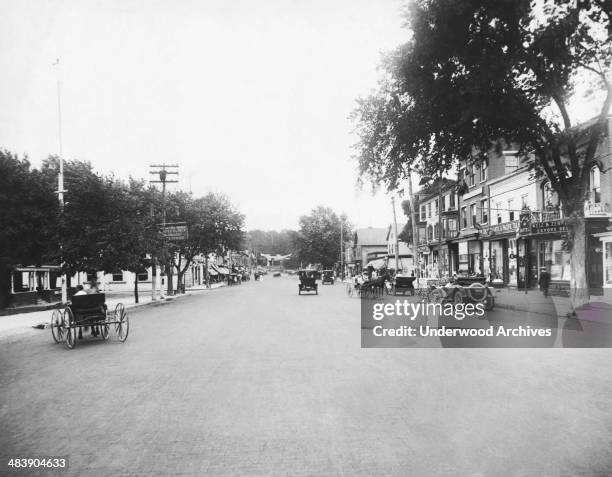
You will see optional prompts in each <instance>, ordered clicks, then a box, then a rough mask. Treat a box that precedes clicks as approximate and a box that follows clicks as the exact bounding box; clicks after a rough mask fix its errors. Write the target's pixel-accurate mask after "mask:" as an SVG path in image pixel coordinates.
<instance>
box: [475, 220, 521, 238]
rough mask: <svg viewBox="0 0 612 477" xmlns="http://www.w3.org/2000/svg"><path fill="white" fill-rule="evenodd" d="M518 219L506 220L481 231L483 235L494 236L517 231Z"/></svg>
mask: <svg viewBox="0 0 612 477" xmlns="http://www.w3.org/2000/svg"><path fill="white" fill-rule="evenodd" d="M518 224H519V222H518V220H513V221H512V222H504V223H503V224H496V225H491V226H490V227H489V228H488V229H482V230H481V231H480V236H481V237H492V236H495V235H505V234H509V233H516V230H517V229H518Z"/></svg>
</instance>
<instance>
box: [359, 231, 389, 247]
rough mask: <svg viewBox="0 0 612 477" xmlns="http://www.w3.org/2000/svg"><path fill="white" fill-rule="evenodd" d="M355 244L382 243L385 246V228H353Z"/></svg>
mask: <svg viewBox="0 0 612 477" xmlns="http://www.w3.org/2000/svg"><path fill="white" fill-rule="evenodd" d="M354 237H355V239H354V242H355V245H365V246H367V245H384V246H387V228H386V227H384V228H383V227H380V228H373V227H368V228H367V229H357V230H355V235H354Z"/></svg>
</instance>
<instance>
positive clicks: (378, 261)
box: [367, 258, 387, 270]
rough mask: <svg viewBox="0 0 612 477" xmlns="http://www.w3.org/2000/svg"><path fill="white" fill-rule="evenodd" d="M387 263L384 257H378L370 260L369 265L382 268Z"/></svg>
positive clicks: (375, 268)
mask: <svg viewBox="0 0 612 477" xmlns="http://www.w3.org/2000/svg"><path fill="white" fill-rule="evenodd" d="M386 265H387V263H386V261H385V259H384V258H377V259H376V260H372V261H371V262H368V265H367V266H368V267H372V268H374V270H380V269H381V268H384V267H385V266H386Z"/></svg>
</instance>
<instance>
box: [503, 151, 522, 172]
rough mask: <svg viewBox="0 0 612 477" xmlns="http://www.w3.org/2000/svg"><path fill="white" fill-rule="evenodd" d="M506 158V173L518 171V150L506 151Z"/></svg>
mask: <svg viewBox="0 0 612 477" xmlns="http://www.w3.org/2000/svg"><path fill="white" fill-rule="evenodd" d="M504 158H505V160H506V171H505V172H506V174H511V173H513V172H514V171H516V170H517V169H518V167H519V158H518V155H517V154H516V152H514V151H507V152H504Z"/></svg>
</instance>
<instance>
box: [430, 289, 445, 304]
mask: <svg viewBox="0 0 612 477" xmlns="http://www.w3.org/2000/svg"><path fill="white" fill-rule="evenodd" d="M442 298H444V294H443V293H442V291H441V290H438V289H435V290H432V291H431V293H430V294H429V300H430V301H431V302H432V303H442Z"/></svg>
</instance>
